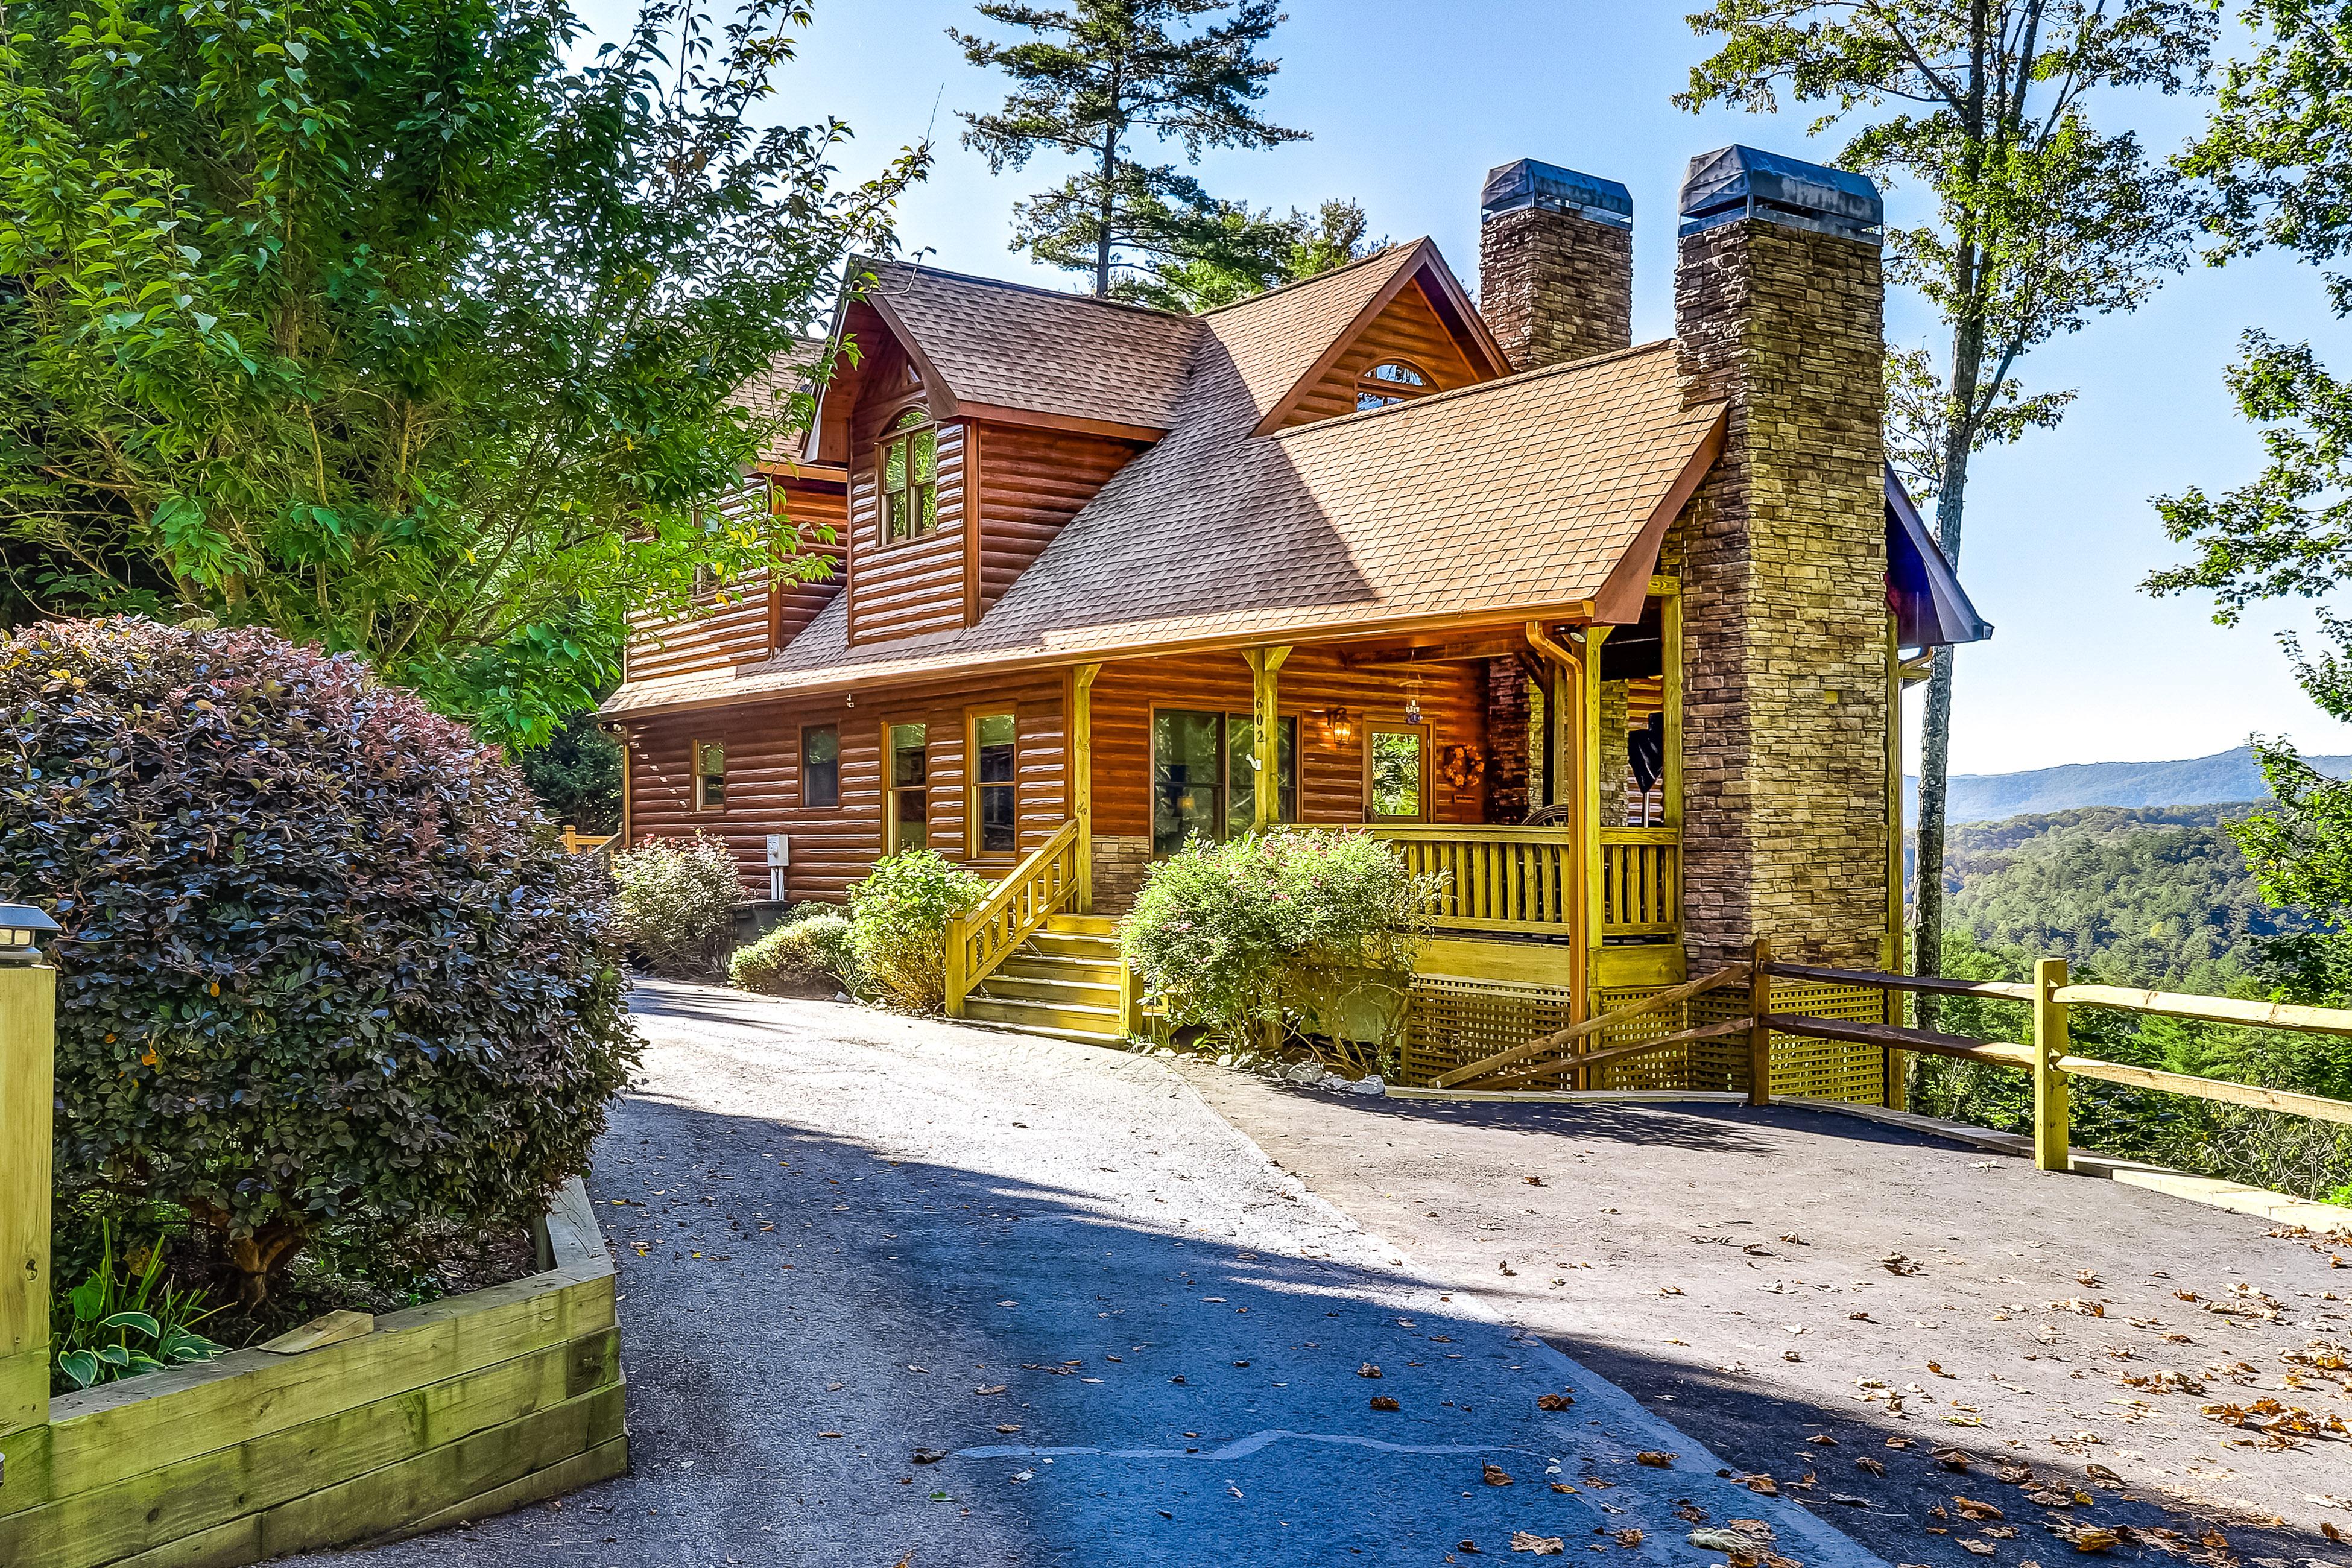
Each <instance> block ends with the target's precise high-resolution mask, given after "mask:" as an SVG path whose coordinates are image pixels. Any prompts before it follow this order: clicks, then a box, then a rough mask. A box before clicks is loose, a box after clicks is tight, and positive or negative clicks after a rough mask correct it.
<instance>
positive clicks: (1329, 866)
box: [1120, 829, 1444, 1068]
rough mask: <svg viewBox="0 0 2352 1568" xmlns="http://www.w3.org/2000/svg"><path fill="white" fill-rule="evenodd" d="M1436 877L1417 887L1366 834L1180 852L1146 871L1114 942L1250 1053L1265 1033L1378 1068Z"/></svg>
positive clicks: (1197, 1019)
mask: <svg viewBox="0 0 2352 1568" xmlns="http://www.w3.org/2000/svg"><path fill="white" fill-rule="evenodd" d="M1443 887H1444V882H1443V879H1441V878H1437V877H1416V876H1413V875H1412V873H1411V872H1409V871H1407V870H1406V869H1405V866H1404V862H1403V860H1402V858H1399V857H1398V856H1397V855H1396V853H1395V852H1394V851H1392V850H1391V849H1390V848H1389V847H1387V846H1386V845H1384V844H1382V843H1381V841H1380V840H1378V839H1376V838H1374V837H1371V836H1370V835H1369V834H1365V833H1344V832H1301V831H1297V830H1295V829H1282V830H1277V831H1276V832H1272V833H1263V834H1250V835H1248V836H1246V837H1241V838H1236V839H1234V840H1232V841H1230V842H1228V843H1223V844H1203V843H1202V842H1200V841H1199V840H1198V839H1195V840H1193V841H1192V842H1191V843H1188V844H1187V845H1185V847H1183V849H1182V850H1181V851H1179V852H1178V853H1177V854H1175V855H1174V856H1171V858H1168V859H1166V860H1163V861H1161V862H1160V864H1159V865H1157V866H1154V867H1153V868H1151V872H1150V876H1148V877H1147V878H1146V879H1144V884H1143V888H1142V890H1141V891H1140V892H1139V894H1138V895H1137V897H1136V900H1135V911H1134V913H1132V914H1131V915H1129V917H1128V920H1127V923H1126V925H1125V927H1124V928H1123V930H1122V932H1121V936H1120V941H1121V943H1122V945H1123V946H1124V948H1125V950H1126V952H1127V956H1128V961H1129V963H1132V964H1134V965H1135V967H1136V968H1137V969H1138V970H1139V971H1140V972H1141V973H1142V975H1143V978H1144V981H1145V983H1146V984H1148V985H1149V986H1150V989H1151V990H1152V991H1154V992H1156V993H1157V994H1159V995H1160V997H1161V998H1162V999H1163V1000H1164V1001H1165V1002H1166V1004H1167V1005H1168V1009H1169V1017H1170V1021H1171V1023H1174V1024H1178V1025H1194V1024H1197V1025H1200V1026H1205V1027H1206V1028H1207V1029H1209V1030H1210V1031H1211V1032H1212V1033H1213V1034H1214V1035H1216V1036H1217V1037H1220V1038H1221V1039H1223V1041H1224V1042H1225V1043H1226V1044H1228V1045H1229V1046H1231V1047H1234V1048H1235V1049H1238V1050H1242V1051H1244V1052H1247V1051H1251V1050H1254V1049H1255V1048H1256V1047H1257V1046H1258V1045H1259V1043H1260V1042H1261V1041H1262V1040H1263V1039H1264V1038H1265V1036H1266V1035H1267V1034H1268V1033H1269V1032H1272V1031H1280V1030H1286V1029H1288V1030H1296V1031H1297V1032H1299V1033H1302V1034H1306V1035H1310V1036H1319V1037H1323V1038H1324V1039H1325V1040H1327V1041H1328V1042H1329V1047H1328V1048H1330V1049H1332V1050H1333V1051H1334V1052H1335V1053H1336V1054H1338V1055H1339V1057H1340V1058H1342V1060H1344V1061H1348V1065H1349V1066H1350V1067H1356V1068H1360V1067H1363V1066H1365V1065H1368V1064H1366V1063H1364V1062H1361V1061H1355V1060H1349V1058H1352V1057H1353V1056H1354V1054H1355V1053H1354V1052H1353V1051H1352V1049H1351V1048H1350V1047H1351V1042H1361V1043H1367V1044H1370V1046H1371V1047H1373V1050H1374V1052H1375V1055H1376V1058H1378V1059H1381V1060H1382V1061H1391V1058H1393V1054H1394V1051H1395V1048H1396V1047H1397V1045H1398V1044H1399V1041H1400V1038H1401V1036H1402V1028H1403V1009H1402V997H1403V993H1404V989H1405V986H1406V985H1407V984H1409V983H1410V981H1411V980H1412V960H1413V955H1414V953H1415V952H1417V951H1418V950H1419V948H1420V946H1421V943H1422V942H1423V941H1424V940H1426V939H1427V937H1428V934H1429V929H1430V928H1429V917H1428V912H1427V911H1428V908H1429V903H1430V900H1432V899H1433V897H1434V896H1435V895H1436V894H1437V893H1438V892H1439V891H1440V890H1441V889H1443Z"/></svg>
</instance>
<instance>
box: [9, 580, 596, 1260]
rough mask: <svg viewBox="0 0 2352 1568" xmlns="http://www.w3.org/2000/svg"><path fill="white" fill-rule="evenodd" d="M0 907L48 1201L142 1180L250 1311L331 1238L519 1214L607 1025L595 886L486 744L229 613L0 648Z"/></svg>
mask: <svg viewBox="0 0 2352 1568" xmlns="http://www.w3.org/2000/svg"><path fill="white" fill-rule="evenodd" d="M0 724H5V727H6V733H7V736H8V742H7V744H5V745H0V900H5V901H16V902H26V903H35V904H40V905H42V906H44V907H46V908H47V909H48V910H50V911H51V912H52V913H53V914H55V915H56V917H57V919H58V923H59V924H60V925H61V926H62V927H63V928H64V931H63V934H62V936H61V937H60V938H59V939H58V940H57V941H56V942H54V944H53V945H52V944H49V943H45V944H44V946H45V947H47V948H49V951H50V952H51V953H52V955H53V956H54V958H55V960H56V963H57V965H58V1023H57V1107H58V1109H57V1167H56V1168H57V1187H58V1191H57V1200H58V1212H59V1214H60V1215H64V1214H68V1213H87V1212H89V1210H90V1208H91V1207H92V1206H93V1205H95V1206H96V1208H97V1209H98V1210H99V1211H100V1213H101V1214H102V1213H103V1212H105V1211H106V1210H107V1209H109V1208H112V1209H115V1210H117V1211H122V1210H127V1209H128V1208H130V1207H131V1206H133V1205H147V1206H150V1207H152V1206H155V1205H162V1206H163V1207H167V1208H170V1209H173V1210H176V1211H177V1212H178V1213H181V1214H184V1215H187V1216H188V1217H189V1218H190V1219H191V1220H192V1221H193V1225H194V1232H195V1236H196V1239H197V1242H198V1245H200V1246H203V1247H209V1248H211V1249H212V1252H213V1254H214V1256H215V1259H216V1260H217V1261H218V1262H220V1263H223V1264H225V1265H226V1267H227V1268H230V1269H232V1270H233V1271H234V1273H235V1275H236V1278H237V1280H238V1295H239V1298H240V1300H242V1301H243V1302H244V1303H245V1304H246V1305H247V1306H248V1307H256V1306H258V1305H259V1304H260V1303H262V1302H263V1301H264V1300H267V1299H268V1296H269V1295H270V1293H271V1291H272V1288H273V1285H274V1283H275V1282H276V1281H277V1280H278V1279H280V1278H281V1276H282V1274H283V1272H284V1270H285V1268H286V1267H287V1266H288V1264H289V1262H290V1261H291V1260H292V1259H293V1258H295V1256H296V1255H297V1254H298V1253H299V1252H300V1251H302V1249H303V1248H304V1247H308V1246H310V1244H311V1243H312V1242H313V1241H314V1240H315V1239H318V1238H320V1237H322V1236H323V1235H324V1234H325V1233H327V1232H329V1231H332V1232H333V1233H334V1234H335V1237H336V1239H337V1246H338V1247H339V1249H340V1250H341V1256H342V1257H343V1258H345V1259H346V1260H347V1262H350V1263H352V1264H355V1265H356V1266H358V1267H360V1268H367V1267H370V1266H373V1265H375V1264H380V1263H383V1262H384V1261H385V1260H386V1259H388V1258H392V1257H393V1256H394V1253H395V1252H396V1251H397V1250H398V1249H399V1248H400V1247H402V1246H404V1245H405V1244H406V1243H407V1242H409V1241H411V1240H413V1238H415V1237H416V1236H417V1235H418V1234H419V1233H420V1232H421V1231H424V1230H425V1229H427V1228H429V1227H434V1226H440V1227H444V1228H445V1229H446V1227H447V1226H451V1225H456V1226H467V1227H472V1228H475V1229H478V1230H487V1229H490V1228H493V1227H499V1226H522V1225H525V1224H527V1223H528V1222H529V1221H530V1218H531V1216H532V1215H534V1214H536V1213H541V1212H544V1208H545V1205H546V1204H547V1202H548V1200H549V1199H550V1198H551V1196H552V1195H553V1194H554V1192H555V1189H556V1188H557V1187H558V1186H559V1185H561V1184H562V1182H563V1181H564V1179H565V1178H566V1177H569V1176H571V1175H573V1174H575V1173H578V1172H580V1171H583V1170H584V1169H585V1168H586V1167H587V1163H588V1152H589V1147H590V1145H591V1144H592V1143H593V1142H594V1141H595V1138H596V1135H597V1134H598V1133H599V1132H600V1131H603V1130H604V1114H605V1102H606V1101H607V1100H610V1099H611V1098H612V1096H613V1095H614V1093H615V1092H617V1091H618V1090H619V1089H620V1087H621V1085H622V1083H623V1081H624V1080H625V1077H626V1074H627V1069H628V1067H629V1065H630V1064H631V1063H632V1062H633V1061H634V1060H635V1056H636V1053H637V1050H638V1046H637V1042H636V1038H635V1035H634V1034H633V1033H632V1032H631V1030H630V1027H629V1023H628V1017H627V1014H626V1009H625V1003H624V997H623V993H624V991H625V988H626V986H625V980H624V978H623V975H622V973H621V969H620V964H619V955H620V950H619V944H618V942H617V940H616V937H615V933H614V928H613V922H612V918H611V915H610V912H609V908H608V905H607V902H606V900H605V898H604V895H603V894H602V892H601V891H600V890H599V885H598V883H597V881H596V880H595V879H594V878H593V876H592V875H590V874H588V873H586V872H585V871H584V870H583V868H580V867H578V866H577V865H575V864H574V862H573V859H572V857H569V856H566V855H565V854H564V853H563V851H562V847H561V845H560V844H559V843H558V842H557V840H556V838H555V837H554V835H553V834H552V833H551V832H550V831H549V829H548V828H547V826H546V825H545V824H544V823H543V822H541V819H540V816H539V813H538V809H537V807H536V805H534V803H533V802H532V799H531V796H530V791H529V790H528V789H526V788H525V787H524V785H523V783H522V780H521V779H520V776H519V775H518V774H517V773H516V772H515V770H514V768H513V767H512V766H510V765H509V763H507V762H506V761H505V760H504V758H503V757H502V756H501V754H500V753H499V752H498V750H497V749H495V748H492V747H486V746H484V745H482V744H481V743H480V742H478V741H477V740H476V739H475V737H474V736H473V735H472V734H471V733H469V732H468V731H467V730H465V729H464V728H462V727H461V726H459V725H457V724H455V723H452V722H451V721H448V720H446V719H443V718H441V717H439V716H438V715H436V714H435V713H433V712H432V711H430V710H427V709H426V707H425V704H424V703H423V702H422V701H420V700H418V699H417V698H416V697H415V695H414V694H413V693H410V692H407V691H404V690H400V689H395V688H393V687H388V686H385V685H383V683H381V682H380V681H378V680H376V679H374V678H373V676H372V675H370V674H369V673H368V671H367V668H366V667H365V666H363V665H362V664H361V663H360V662H359V661H358V660H357V659H355V658H351V657H348V656H341V657H335V658H330V657H328V656H326V655H324V654H322V653H320V652H319V651H318V650H317V649H316V648H308V647H294V646H293V645H291V644H289V643H287V642H285V641H283V640H282V639H280V638H278V637H275V636H272V635H271V634H269V633H268V632H263V631H256V630H231V631H213V630H198V629H194V628H192V627H173V626H160V625H157V624H155V623H154V622H152V621H143V620H138V619H133V618H128V617H125V618H118V619H113V620H104V621H74V622H65V623H59V624H50V625H44V626H32V627H28V628H26V629H25V630H23V631H20V632H18V633H16V635H15V636H13V637H7V638H5V639H0Z"/></svg>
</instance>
